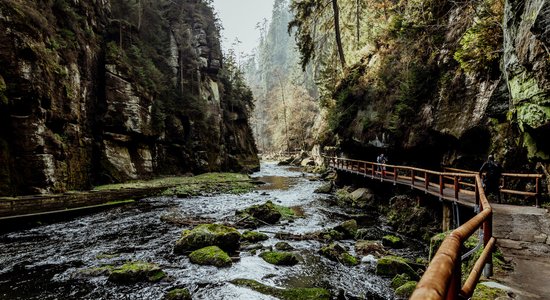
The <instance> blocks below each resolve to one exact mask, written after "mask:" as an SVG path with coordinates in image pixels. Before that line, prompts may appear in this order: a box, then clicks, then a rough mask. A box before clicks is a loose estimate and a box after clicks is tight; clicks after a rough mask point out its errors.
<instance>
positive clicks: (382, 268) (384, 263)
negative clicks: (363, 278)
mask: <svg viewBox="0 0 550 300" xmlns="http://www.w3.org/2000/svg"><path fill="white" fill-rule="evenodd" d="M402 273H405V274H407V275H409V276H410V277H411V278H412V279H415V280H417V279H419V277H418V274H416V272H415V271H414V269H413V268H412V267H411V266H410V265H409V262H408V261H407V260H406V259H405V258H403V257H398V256H384V257H382V258H380V259H379V260H378V264H377V265H376V275H380V276H388V277H393V276H395V275H397V274H402Z"/></svg>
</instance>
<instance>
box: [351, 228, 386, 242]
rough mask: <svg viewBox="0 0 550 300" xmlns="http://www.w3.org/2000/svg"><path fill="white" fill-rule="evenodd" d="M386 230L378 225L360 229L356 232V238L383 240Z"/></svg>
mask: <svg viewBox="0 0 550 300" xmlns="http://www.w3.org/2000/svg"><path fill="white" fill-rule="evenodd" d="M384 235H386V232H385V231H384V230H382V229H380V228H378V227H373V228H369V229H366V228H362V229H358V230H357V233H356V234H355V239H356V240H381V239H382V237H383V236H384Z"/></svg>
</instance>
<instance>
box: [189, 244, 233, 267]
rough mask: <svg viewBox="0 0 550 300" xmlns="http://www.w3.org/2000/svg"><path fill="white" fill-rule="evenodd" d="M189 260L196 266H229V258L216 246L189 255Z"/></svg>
mask: <svg viewBox="0 0 550 300" xmlns="http://www.w3.org/2000/svg"><path fill="white" fill-rule="evenodd" d="M189 259H190V260H191V262H192V263H194V264H197V265H208V266H216V267H218V268H221V267H229V266H231V257H229V255H227V253H225V252H224V251H223V250H222V249H220V248H219V247H218V246H209V247H204V248H202V249H199V250H195V251H193V252H191V254H189Z"/></svg>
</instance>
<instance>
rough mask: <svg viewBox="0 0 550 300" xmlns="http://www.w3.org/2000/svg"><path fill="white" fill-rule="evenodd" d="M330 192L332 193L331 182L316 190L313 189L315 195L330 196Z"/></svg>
mask: <svg viewBox="0 0 550 300" xmlns="http://www.w3.org/2000/svg"><path fill="white" fill-rule="evenodd" d="M331 191H332V182H327V183H325V184H323V185H322V186H320V187H318V188H317V189H315V192H314V193H317V194H330V192H331Z"/></svg>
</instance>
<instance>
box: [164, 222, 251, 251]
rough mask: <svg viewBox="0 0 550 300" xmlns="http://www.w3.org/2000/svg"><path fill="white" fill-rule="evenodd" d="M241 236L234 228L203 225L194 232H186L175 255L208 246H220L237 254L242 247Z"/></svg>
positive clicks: (177, 243) (176, 247)
mask: <svg viewBox="0 0 550 300" xmlns="http://www.w3.org/2000/svg"><path fill="white" fill-rule="evenodd" d="M240 239H241V234H240V233H239V232H238V231H237V230H236V229H235V228H232V227H228V226H224V225H220V224H202V225H199V226H197V227H195V228H193V230H184V231H183V233H182V235H181V237H180V239H179V240H178V241H177V242H176V246H175V247H174V252H175V253H182V254H183V253H188V252H191V251H195V250H198V249H201V248H204V247H208V246H218V247H220V248H221V249H223V250H224V251H227V252H230V253H232V252H235V251H236V250H238V249H239V247H240Z"/></svg>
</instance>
